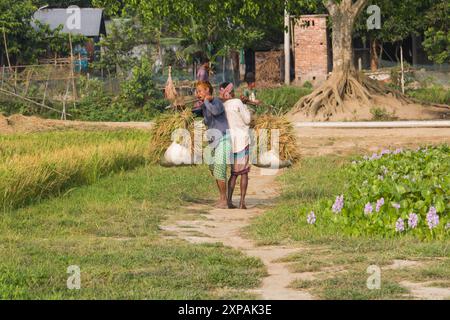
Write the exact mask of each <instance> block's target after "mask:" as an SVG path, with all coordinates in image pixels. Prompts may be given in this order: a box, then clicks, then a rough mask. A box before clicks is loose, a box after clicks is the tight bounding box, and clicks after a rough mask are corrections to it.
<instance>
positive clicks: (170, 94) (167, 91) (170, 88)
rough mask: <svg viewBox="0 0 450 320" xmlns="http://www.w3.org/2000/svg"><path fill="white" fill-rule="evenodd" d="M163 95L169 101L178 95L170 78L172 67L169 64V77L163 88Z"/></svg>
mask: <svg viewBox="0 0 450 320" xmlns="http://www.w3.org/2000/svg"><path fill="white" fill-rule="evenodd" d="M164 96H165V97H166V99H167V100H169V101H175V99H176V98H177V96H178V93H177V90H176V89H175V85H174V84H173V80H172V67H170V66H169V77H168V78H167V82H166V87H165V88H164Z"/></svg>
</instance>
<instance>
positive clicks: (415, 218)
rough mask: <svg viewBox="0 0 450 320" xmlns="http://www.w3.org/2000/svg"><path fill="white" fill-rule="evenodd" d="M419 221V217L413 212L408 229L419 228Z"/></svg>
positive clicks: (409, 218)
mask: <svg viewBox="0 0 450 320" xmlns="http://www.w3.org/2000/svg"><path fill="white" fill-rule="evenodd" d="M418 221H419V217H418V216H417V214H415V213H413V212H411V213H410V214H409V216H408V227H409V228H411V229H415V228H416V227H417V223H418Z"/></svg>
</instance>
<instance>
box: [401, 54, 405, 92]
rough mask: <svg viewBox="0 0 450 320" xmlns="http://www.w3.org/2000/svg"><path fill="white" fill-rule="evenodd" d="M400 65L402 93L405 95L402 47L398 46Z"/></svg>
mask: <svg viewBox="0 0 450 320" xmlns="http://www.w3.org/2000/svg"><path fill="white" fill-rule="evenodd" d="M400 64H401V67H402V93H403V94H405V68H404V64H403V46H400Z"/></svg>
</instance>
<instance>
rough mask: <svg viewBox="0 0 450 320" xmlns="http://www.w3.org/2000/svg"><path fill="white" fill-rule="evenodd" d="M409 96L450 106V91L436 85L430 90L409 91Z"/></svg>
mask: <svg viewBox="0 0 450 320" xmlns="http://www.w3.org/2000/svg"><path fill="white" fill-rule="evenodd" d="M407 94H408V95H409V96H411V97H413V98H415V99H418V100H421V101H425V102H431V103H439V104H447V105H450V90H448V89H445V88H444V87H442V86H438V85H434V86H432V87H429V88H422V89H417V90H409V91H407Z"/></svg>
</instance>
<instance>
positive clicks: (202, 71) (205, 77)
mask: <svg viewBox="0 0 450 320" xmlns="http://www.w3.org/2000/svg"><path fill="white" fill-rule="evenodd" d="M197 81H209V61H208V60H205V61H203V63H202V64H201V66H200V67H199V68H198V70H197Z"/></svg>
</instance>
